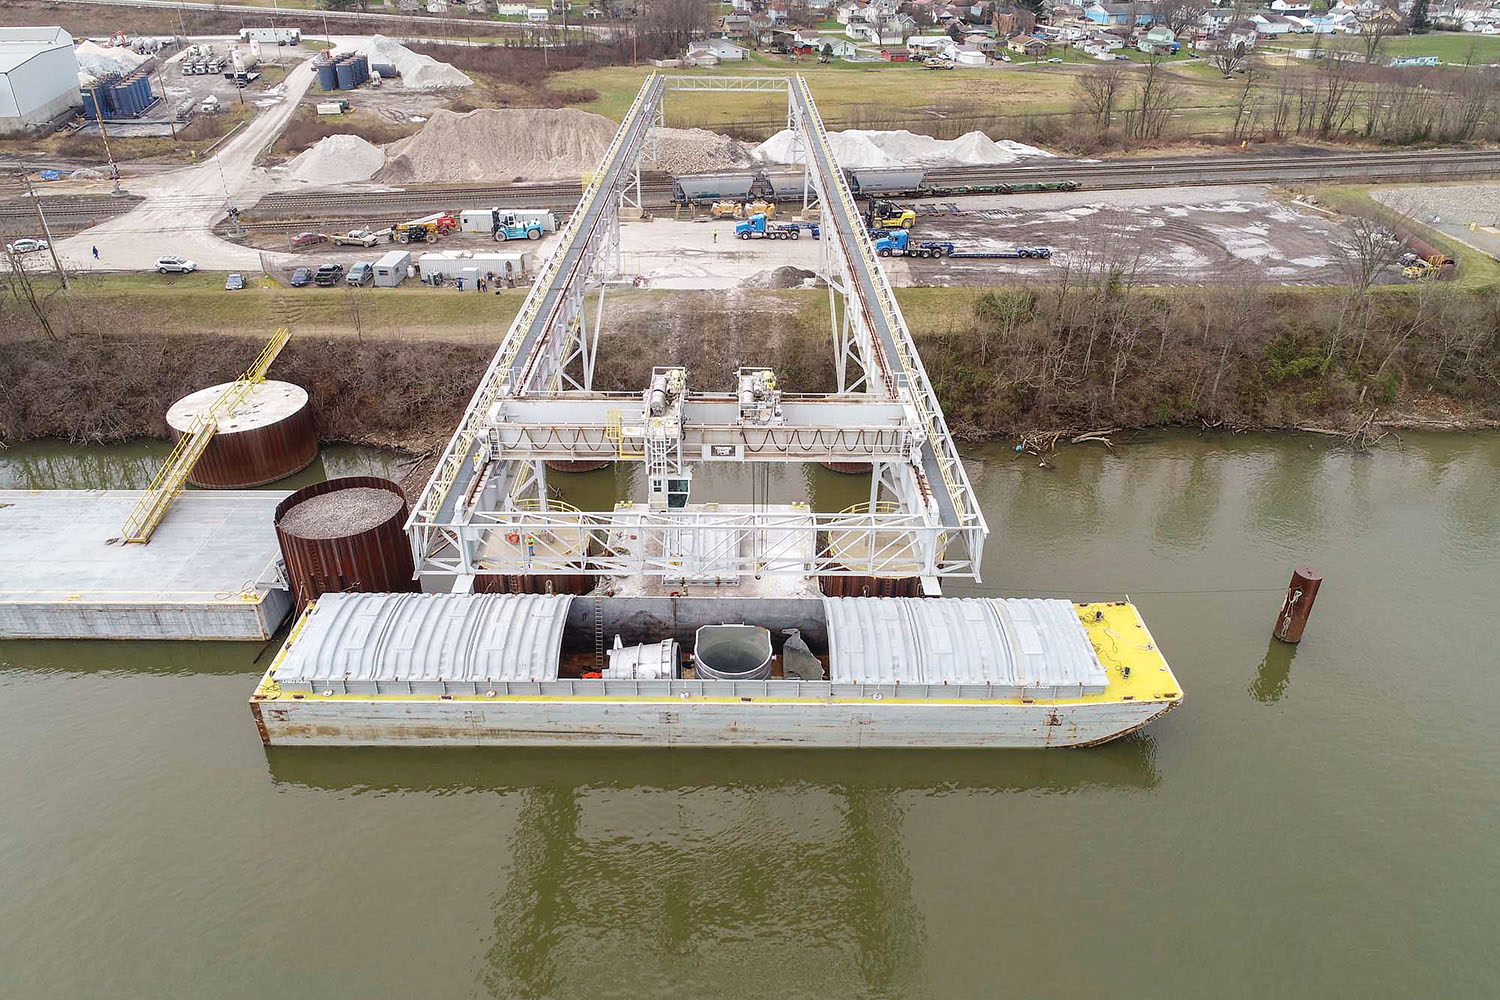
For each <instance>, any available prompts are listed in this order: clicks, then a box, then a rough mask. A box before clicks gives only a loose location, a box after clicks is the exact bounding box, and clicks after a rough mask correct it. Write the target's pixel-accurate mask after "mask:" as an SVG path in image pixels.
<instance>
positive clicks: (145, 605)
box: [0, 490, 291, 640]
mask: <svg viewBox="0 0 1500 1000" xmlns="http://www.w3.org/2000/svg"><path fill="white" fill-rule="evenodd" d="M288 495H289V494H288V493H286V492H285V491H268V490H244V491H239V490H236V491H212V492H210V491H197V490H189V491H187V492H185V493H183V494H182V495H181V496H180V497H178V498H177V500H176V502H175V503H174V504H173V505H172V509H171V510H169V511H168V512H167V515H166V517H165V518H164V519H163V520H162V523H161V526H160V527H158V528H157V530H156V533H155V535H153V536H152V538H151V541H150V542H149V543H147V544H145V545H126V544H124V543H123V542H121V540H120V534H121V527H122V525H124V523H125V518H126V515H127V514H129V512H130V510H131V508H132V507H133V506H134V505H135V503H136V501H137V500H138V499H139V498H140V496H141V493H140V491H138V490H0V638H6V639H17V638H25V639H229V640H257V639H260V640H264V639H268V638H270V636H271V635H272V633H274V632H275V631H276V628H277V626H278V625H280V624H281V622H282V620H283V619H284V618H285V617H286V615H287V612H288V611H289V610H290V608H291V596H290V594H289V592H288V591H287V589H286V584H285V582H284V581H283V580H282V578H281V572H280V569H279V563H280V559H281V556H280V550H279V549H278V548H277V544H276V532H275V529H274V528H273V526H272V521H271V518H272V511H273V510H274V509H275V507H276V504H278V503H279V502H280V501H281V500H282V499H283V498H285V497H287V496H288Z"/></svg>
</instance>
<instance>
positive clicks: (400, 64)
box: [354, 35, 474, 90]
mask: <svg viewBox="0 0 1500 1000" xmlns="http://www.w3.org/2000/svg"><path fill="white" fill-rule="evenodd" d="M354 51H356V52H359V53H361V54H363V55H365V56H367V57H369V60H370V65H371V67H374V66H375V65H377V64H389V65H391V66H395V67H396V72H397V73H398V74H400V76H401V85H402V86H403V87H406V88H407V89H408V90H443V89H445V88H447V87H472V86H474V81H473V80H471V79H469V77H468V76H467V75H466V74H464V73H463V72H461V71H460V70H457V69H454V68H453V67H452V66H450V65H448V64H447V63H445V62H438V61H437V60H436V59H434V58H432V57H431V56H424V55H420V54H419V53H416V52H413V51H412V50H411V49H409V48H407V47H406V46H405V45H402V44H401V43H400V42H397V41H394V40H393V39H390V38H387V37H386V36H384V35H372V36H371V37H370V40H369V41H368V42H365V43H364V44H363V45H360V46H358V47H357V48H356V49H355V50H354ZM370 72H372V73H373V72H374V69H373V68H372V69H371V70H370Z"/></svg>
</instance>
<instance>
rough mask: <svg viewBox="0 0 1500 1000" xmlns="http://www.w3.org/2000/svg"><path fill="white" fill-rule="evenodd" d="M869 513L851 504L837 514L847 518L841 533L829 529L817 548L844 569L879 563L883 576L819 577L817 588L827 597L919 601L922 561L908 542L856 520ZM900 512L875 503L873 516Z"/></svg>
mask: <svg viewBox="0 0 1500 1000" xmlns="http://www.w3.org/2000/svg"><path fill="white" fill-rule="evenodd" d="M867 512H871V511H870V506H869V504H854V505H853V506H850V507H845V508H844V509H843V510H841V511H839V513H840V514H846V515H849V516H850V517H851V519H852V520H851V521H850V526H849V527H848V528H847V529H845V530H837V529H830V530H829V531H828V533H827V534H826V535H825V536H824V537H823V538H822V539H821V540H820V545H819V548H820V549H821V550H822V552H823V554H824V555H827V556H831V557H832V558H833V559H834V560H835V561H836V562H837V563H838V564H839V565H841V566H843V567H844V568H851V569H852V568H856V567H860V566H866V565H869V564H870V563H871V562H872V561H873V562H877V563H879V567H878V568H879V569H882V570H884V572H882V573H879V574H870V575H864V576H824V577H819V579H818V586H819V588H820V589H821V590H822V591H823V593H824V594H826V595H828V596H829V597H920V596H922V581H921V577H920V575H919V574H920V573H921V569H922V560H921V556H920V554H919V553H918V552H917V551H916V550H915V549H914V548H913V547H912V544H911V542H910V541H909V540H904V539H902V538H901V536H900V535H899V534H897V533H893V532H891V531H887V530H870V529H868V528H865V527H861V526H860V525H859V521H858V520H857V519H858V518H860V517H861V516H862V515H864V514H866V513H867ZM899 512H900V508H899V507H898V506H897V505H895V504H892V503H887V502H883V501H882V502H879V503H877V504H876V505H875V508H874V511H873V513H877V514H896V513H899Z"/></svg>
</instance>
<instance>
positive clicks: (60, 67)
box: [0, 27, 82, 133]
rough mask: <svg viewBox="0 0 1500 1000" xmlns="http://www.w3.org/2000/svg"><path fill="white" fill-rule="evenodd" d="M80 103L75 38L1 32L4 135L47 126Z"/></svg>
mask: <svg viewBox="0 0 1500 1000" xmlns="http://www.w3.org/2000/svg"><path fill="white" fill-rule="evenodd" d="M81 103H82V98H81V97H80V96H79V93H78V56H77V55H76V54H75V53H74V51H73V36H72V35H70V34H68V33H67V32H66V31H64V30H63V29H62V28H57V27H22V28H0V133H4V132H15V131H18V130H20V129H23V128H29V127H31V126H33V125H43V124H46V123H47V122H49V121H51V120H52V119H54V118H56V117H57V116H58V115H60V114H62V113H63V112H65V111H67V110H68V109H69V108H71V107H78V106H79V105H80V104H81Z"/></svg>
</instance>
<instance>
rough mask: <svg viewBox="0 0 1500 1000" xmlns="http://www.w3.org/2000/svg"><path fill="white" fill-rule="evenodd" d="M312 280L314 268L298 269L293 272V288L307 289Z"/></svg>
mask: <svg viewBox="0 0 1500 1000" xmlns="http://www.w3.org/2000/svg"><path fill="white" fill-rule="evenodd" d="M312 280H313V273H312V268H310V267H299V268H297V270H295V271H293V272H292V287H293V288H306V287H307V286H308V285H310V284H312Z"/></svg>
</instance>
